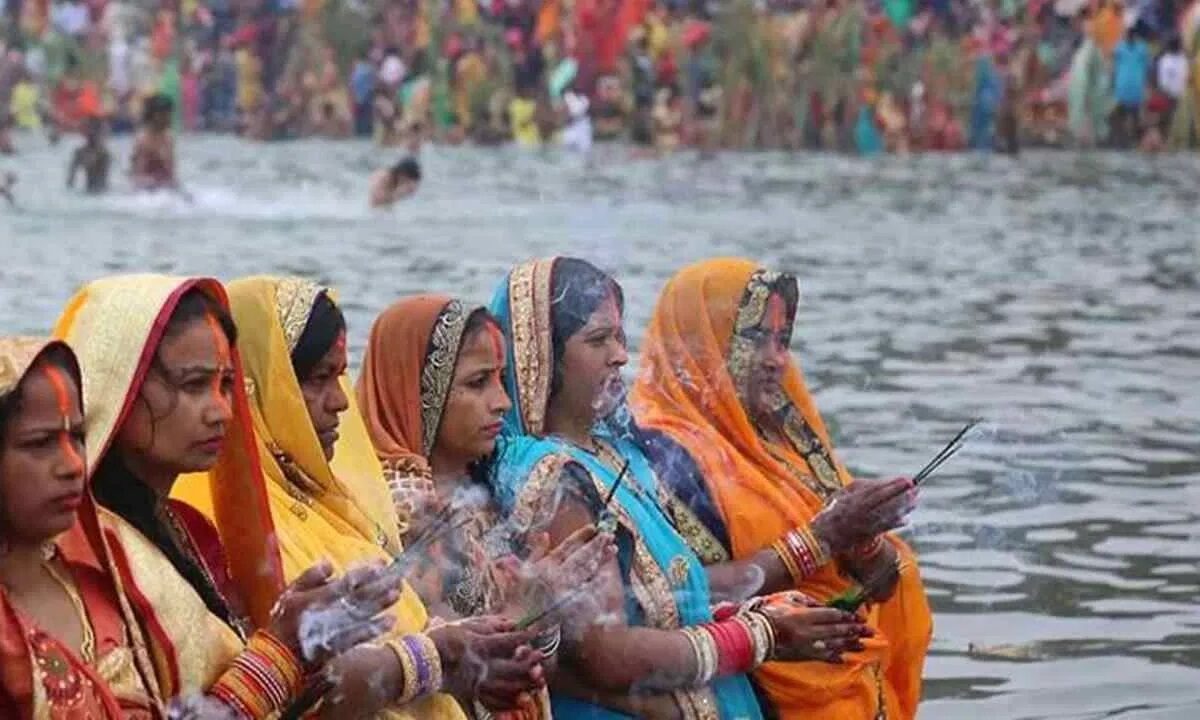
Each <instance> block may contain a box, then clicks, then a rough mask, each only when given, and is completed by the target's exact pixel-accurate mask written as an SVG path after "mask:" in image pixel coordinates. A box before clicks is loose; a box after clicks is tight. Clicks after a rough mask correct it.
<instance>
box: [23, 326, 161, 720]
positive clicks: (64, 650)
mask: <svg viewBox="0 0 1200 720" xmlns="http://www.w3.org/2000/svg"><path fill="white" fill-rule="evenodd" d="M55 348H57V349H61V350H66V351H67V352H69V349H68V348H67V345H66V344H65V343H62V342H57V341H52V340H50V339H49V338H29V337H7V338H0V400H3V399H5V398H6V397H7V396H8V395H9V394H10V393H13V392H16V391H17V388H18V386H19V385H20V383H21V380H22V379H24V377H25V376H26V374H28V372H29V370H30V369H31V368H32V367H33V366H34V365H35V364H36V363H37V361H38V359H39V358H40V357H42V356H43V355H44V354H45V353H46V352H47V351H48V350H51V349H55ZM77 381H78V378H77ZM0 500H2V499H0ZM93 517H94V516H93ZM93 527H94V523H93ZM53 547H54V552H55V554H56V555H57V560H58V563H59V564H61V565H62V566H64V567H66V569H67V572H68V574H69V579H67V578H63V577H60V575H59V572H58V571H57V570H51V572H52V573H53V574H54V576H55V578H56V579H58V580H59V582H60V583H61V584H62V587H63V589H64V591H65V592H66V593H67V595H68V596H69V598H70V600H71V603H72V605H74V606H75V610H76V612H77V613H78V616H79V620H80V622H81V623H82V624H83V626H84V627H85V632H84V643H83V645H84V646H83V647H82V648H81V649H80V651H79V652H76V651H75V650H74V649H73V648H71V647H69V646H67V645H65V644H64V643H62V642H61V641H60V640H59V639H58V638H57V637H55V635H54V631H56V630H58V628H42V627H39V626H38V624H37V623H36V622H34V621H33V620H32V619H31V618H29V617H27V616H26V615H25V614H24V613H22V612H21V610H20V609H18V607H17V606H16V604H15V603H14V602H13V601H12V600H11V599H10V598H9V595H8V592H7V591H6V589H5V588H4V587H3V586H0V716H3V717H6V718H22V719H23V718H39V719H40V718H46V719H48V720H84V719H85V718H88V719H95V720H143V719H148V718H150V717H151V716H152V715H151V708H152V707H153V701H152V699H151V698H150V696H149V695H148V692H147V689H146V682H145V681H144V680H143V678H142V677H141V675H140V671H139V669H138V667H137V666H136V663H135V662H134V656H133V652H132V651H131V650H130V646H131V643H130V640H129V637H130V636H129V634H128V632H127V630H126V625H125V622H124V620H123V619H122V617H121V610H120V606H119V602H118V599H117V586H116V585H115V584H114V583H113V581H112V579H111V578H110V577H109V575H108V574H107V573H106V572H105V570H104V566H103V565H102V563H101V561H100V557H101V555H102V553H101V552H99V551H98V545H93V544H92V542H91V539H90V538H89V537H88V535H87V534H86V533H85V531H84V529H83V527H82V526H81V524H79V523H76V524H75V525H74V526H73V527H72V528H71V529H70V530H68V531H67V532H66V533H64V534H63V535H61V536H59V537H58V538H55V540H54V543H53ZM51 567H53V566H52V565H49V564H48V565H47V568H51ZM134 632H137V630H136V628H135V629H134Z"/></svg>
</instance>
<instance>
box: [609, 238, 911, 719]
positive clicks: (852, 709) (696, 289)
mask: <svg viewBox="0 0 1200 720" xmlns="http://www.w3.org/2000/svg"><path fill="white" fill-rule="evenodd" d="M778 277H779V276H778V275H776V274H774V273H768V272H766V271H764V270H762V269H761V268H759V266H757V265H756V264H754V263H752V262H749V261H746V260H733V259H723V260H710V261H706V262H702V263H699V264H696V265H693V266H691V267H688V268H685V269H684V270H682V271H680V272H679V273H678V274H677V275H676V276H675V277H673V278H672V279H671V280H670V281H669V282H668V283H667V286H666V287H665V288H664V289H663V292H662V295H661V296H660V297H659V301H658V305H657V307H656V308H655V311H654V315H653V317H652V318H651V321H650V326H649V328H648V329H647V332H646V337H645V340H644V342H643V346H642V355H641V363H642V365H641V369H640V372H639V378H638V380H637V383H636V385H635V387H634V389H633V392H632V395H631V405H632V406H633V409H634V413H635V415H636V416H637V419H638V422H639V424H640V425H641V426H642V427H645V428H649V429H652V430H656V431H660V432H662V433H665V434H666V435H667V436H669V437H670V438H671V439H672V440H674V441H675V442H676V443H678V444H680V445H681V446H683V448H684V449H685V450H687V452H688V453H689V454H690V456H691V457H692V459H693V460H694V461H695V462H696V464H697V465H698V467H699V470H700V473H701V474H702V475H703V476H704V481H705V484H706V485H707V492H708V494H709V495H710V496H711V498H712V500H713V501H714V503H715V504H716V506H717V508H718V510H719V512H720V514H721V516H722V518H723V520H724V522H725V525H726V528H727V530H728V533H729V537H730V542H731V544H732V548H731V549H732V551H733V556H734V557H735V558H745V557H749V556H750V555H753V554H754V553H755V552H757V551H759V550H761V549H763V548H765V547H769V546H770V545H771V543H773V542H774V541H775V540H776V539H778V538H779V537H781V536H782V535H783V534H784V533H786V532H787V531H788V530H790V529H791V528H793V527H796V526H797V525H803V524H807V523H809V522H810V521H811V520H812V519H813V517H814V516H815V515H816V513H817V512H819V511H820V510H821V508H822V507H823V506H824V503H825V500H826V499H827V498H828V497H829V495H831V494H832V493H833V492H836V490H837V489H838V488H839V487H841V486H842V485H845V484H846V483H848V482H850V480H851V477H850V475H849V473H848V472H847V471H846V469H845V467H843V466H842V465H841V463H839V462H838V461H837V460H836V459H834V457H833V446H832V444H831V443H830V440H829V433H828V431H827V430H826V428H825V423H824V422H823V421H822V420H821V415H820V413H819V412H818V411H817V406H816V404H815V403H814V402H813V399H812V397H811V396H810V395H809V393H808V389H807V387H806V386H805V383H804V377H803V375H802V374H801V372H800V368H799V366H798V365H797V364H796V363H795V362H794V361H793V362H790V363H789V365H788V367H787V369H786V371H785V375H784V380H783V384H782V390H783V397H781V398H780V400H781V407H782V408H783V409H785V412H786V413H787V416H788V418H789V419H788V423H787V425H788V427H789V428H791V427H793V426H794V427H795V428H796V429H797V430H801V431H802V432H803V435H800V434H793V433H792V432H791V431H790V430H789V431H788V432H787V433H786V434H787V435H788V437H789V438H791V439H792V441H793V443H792V444H793V445H794V447H779V446H777V445H775V446H771V445H768V443H766V442H764V441H763V440H762V438H761V436H760V434H759V433H758V431H757V430H756V428H755V427H754V423H753V421H752V420H751V418H750V416H749V415H748V414H747V413H746V411H745V409H744V406H743V403H742V400H741V398H742V397H743V396H744V395H743V393H742V392H741V391H740V389H739V388H741V387H744V385H743V383H744V381H745V378H746V373H747V372H748V370H749V363H750V361H751V357H752V353H753V347H754V346H753V341H752V340H750V339H748V338H745V337H742V336H741V335H740V334H739V331H741V330H744V329H748V328H752V327H755V326H756V325H757V323H758V321H759V320H760V319H761V318H762V315H763V314H764V312H765V308H766V304H767V298H768V297H769V295H770V293H771V287H772V283H773V281H776V280H777V279H778ZM790 312H791V313H793V314H794V312H795V309H794V307H793V308H790ZM791 319H792V318H790V319H789V320H791ZM806 445H807V446H808V452H806V453H804V454H801V453H800V452H798V451H797V450H796V449H795V448H797V447H799V448H803V447H805V446H806ZM888 540H889V541H890V542H891V543H892V544H893V545H894V546H895V547H896V549H897V550H898V551H899V553H900V557H901V558H902V568H903V569H902V572H901V579H900V583H899V585H898V587H897V590H896V593H895V595H893V596H892V598H891V599H890V600H889V601H887V602H885V603H883V604H881V605H872V606H870V607H869V608H868V609H867V619H868V622H869V623H870V625H871V626H872V627H873V628H874V629H875V630H876V633H877V634H876V637H875V638H872V639H870V640H868V641H867V642H866V643H864V644H865V645H866V649H865V650H864V651H862V652H860V653H856V654H854V655H849V656H847V657H846V662H845V663H844V664H842V665H828V664H823V663H792V664H781V663H768V664H766V665H764V666H763V667H762V668H761V669H759V670H758V672H756V673H755V678H756V680H757V682H758V683H759V685H760V686H761V687H762V688H763V689H764V690H765V691H766V692H767V694H768V695H769V696H770V698H771V701H772V702H773V704H774V705H775V708H776V709H777V710H778V712H779V715H780V717H782V718H785V719H786V718H795V719H796V720H801V719H803V720H845V719H847V718H856V719H857V718H889V719H890V720H897V719H902V720H909V719H911V718H913V717H915V716H916V711H917V704H918V702H919V701H920V695H921V671H922V667H923V665H924V658H925V653H926V650H927V649H928V645H929V640H930V636H931V633H932V620H931V614H930V610H929V606H928V603H927V601H926V598H925V592H924V587H923V585H922V583H921V578H920V574H919V572H918V570H917V566H916V560H915V557H914V556H913V553H912V551H911V550H910V549H909V548H908V546H907V545H905V544H904V543H903V542H902V541H901V540H899V539H898V538H895V537H891V536H889V537H888ZM850 584H851V581H849V580H848V579H846V578H844V577H843V576H841V575H840V574H839V573H838V570H837V568H836V565H835V564H833V563H830V564H829V565H827V566H825V567H824V568H822V569H821V570H820V571H819V572H818V573H816V574H815V575H813V576H811V577H809V578H807V579H805V581H804V582H803V583H801V584H800V585H799V588H798V589H800V590H802V591H804V592H806V593H808V594H810V595H813V596H815V597H817V598H818V599H821V600H828V599H830V598H832V597H834V596H835V595H837V594H839V593H841V592H844V591H845V590H847V589H848V588H849V587H850Z"/></svg>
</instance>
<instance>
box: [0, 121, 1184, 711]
mask: <svg viewBox="0 0 1200 720" xmlns="http://www.w3.org/2000/svg"><path fill="white" fill-rule="evenodd" d="M126 150H127V147H121V148H120V149H119V151H118V154H119V155H120V154H122V153H123V152H125V151H126ZM68 153H69V148H66V147H60V148H57V149H48V148H40V147H35V148H34V149H32V150H31V151H30V152H29V153H28V154H27V155H25V156H24V157H22V158H20V160H19V163H18V164H17V166H16V167H17V170H18V172H19V173H20V174H21V185H20V187H19V191H20V194H21V202H22V204H23V209H22V210H21V211H20V212H16V213H10V212H0V238H3V244H4V246H5V257H4V262H3V263H2V264H0V303H2V305H0V306H3V307H4V308H5V313H4V320H3V327H4V329H5V330H6V331H12V330H25V331H28V330H44V329H45V327H46V326H47V325H48V324H49V323H50V322H51V321H52V320H53V318H54V316H55V314H56V312H57V310H58V309H59V308H60V307H61V305H62V303H63V302H64V301H65V300H66V298H67V296H68V295H69V293H70V292H71V291H72V290H73V289H74V287H75V286H76V285H78V284H79V283H81V282H83V281H85V280H86V279H88V278H90V277H93V276H95V275H97V274H101V273H104V272H115V271H119V270H130V269H153V270H163V271H177V272H184V271H187V272H193V273H213V274H216V275H219V276H221V277H225V278H228V277H232V276H236V275H239V274H247V273H252V272H262V271H268V270H270V271H277V272H294V273H301V274H305V275H310V276H313V277H316V278H319V279H322V280H325V281H327V282H331V283H333V284H335V285H336V286H337V287H338V288H339V289H340V291H341V294H342V297H343V299H344V300H345V301H346V308H347V312H348V315H349V318H350V322H351V326H352V340H353V342H352V345H353V347H354V349H355V352H356V354H357V352H358V350H359V349H360V346H361V343H362V341H363V339H364V337H365V335H366V331H367V328H368V327H369V323H370V321H371V319H372V316H373V313H374V312H375V311H376V310H378V309H379V308H381V307H383V306H384V305H385V304H386V303H387V302H389V301H390V300H391V299H393V298H394V297H396V296H398V295H401V294H405V293H411V292H416V291H422V290H430V289H437V290H447V291H453V292H456V293H459V294H461V295H463V296H465V297H467V298H470V299H473V300H479V301H483V300H486V299H487V298H488V297H489V296H490V293H491V291H492V289H493V285H494V283H496V282H497V281H498V280H499V278H500V277H501V276H502V274H503V273H504V271H505V270H506V269H507V268H508V267H509V266H511V265H512V264H513V263H515V262H517V261H519V260H522V259H525V258H527V257H529V256H531V255H539V254H550V253H574V254H581V255H584V256H587V257H589V258H591V259H593V260H596V261H598V262H599V263H600V264H602V265H604V266H606V267H608V268H611V269H613V270H614V271H615V272H616V273H617V275H618V276H619V277H620V279H621V280H622V282H623V283H624V285H625V288H626V295H627V297H628V298H629V313H630V317H629V320H628V323H629V330H630V335H631V338H632V339H633V341H634V342H635V343H636V342H637V340H638V339H639V337H640V334H641V328H642V327H643V326H644V323H645V321H646V318H647V316H648V314H649V312H650V310H651V305H652V302H653V298H654V296H655V294H656V293H657V291H658V289H659V287H660V286H661V284H662V282H663V281H664V280H665V279H666V278H667V276H669V275H670V273H671V272H673V271H674V270H675V269H677V268H678V267H679V266H680V265H682V264H683V263H686V262H689V261H691V260H695V259H699V258H702V257H706V256H711V255H717V254H739V255H749V256H752V257H757V258H761V259H762V260H764V261H766V262H768V263H771V264H773V265H776V266H778V267H781V268H785V269H789V270H792V271H794V272H796V273H797V274H798V275H799V277H800V282H801V295H802V307H801V311H800V315H799V327H798V329H797V333H796V343H797V346H796V349H797V351H798V352H799V353H800V357H801V359H802V364H803V366H804V368H805V370H806V372H807V374H808V376H809V380H810V382H811V383H812V385H813V386H814V389H815V391H816V394H817V397H818V400H819V402H820V405H821V407H822V408H823V410H824V412H825V413H826V415H827V418H828V419H829V421H830V424H831V426H832V428H833V430H834V433H835V436H836V437H837V438H838V441H839V447H840V449H841V454H842V456H843V457H844V458H845V459H846V460H847V461H848V462H849V464H850V465H851V466H852V467H853V468H854V469H855V470H856V471H857V472H859V473H860V474H863V475H885V474H895V473H912V472H915V471H916V470H917V468H918V467H920V465H921V464H922V463H923V462H924V461H925V460H926V459H927V458H928V457H929V456H930V455H931V454H932V453H933V452H934V451H936V450H937V448H939V447H941V446H942V444H944V443H945V442H946V440H948V439H949V438H950V437H952V436H953V434H954V433H955V432H956V431H957V430H958V429H959V428H960V427H961V426H962V424H963V423H964V422H965V421H966V420H968V419H970V418H972V417H977V416H979V417H985V418H987V419H988V420H989V421H990V423H991V426H992V429H993V431H992V432H990V433H988V434H987V435H986V436H984V437H982V438H977V439H975V440H974V441H973V442H972V443H971V444H970V445H969V446H968V447H967V448H966V449H965V450H963V452H961V453H960V454H959V455H958V456H956V457H955V458H954V459H953V460H952V461H950V463H949V464H947V465H946V466H945V467H944V468H943V469H942V471H941V472H940V473H939V474H938V475H937V476H935V477H934V478H933V479H932V480H930V481H929V483H928V484H927V485H926V486H925V490H924V505H923V507H922V509H921V510H920V512H919V513H918V514H917V516H916V519H915V522H914V525H913V527H911V528H910V529H908V531H907V534H908V536H909V537H910V538H911V539H912V540H913V541H914V542H915V543H916V545H917V546H918V548H919V549H920V550H921V551H922V555H923V563H924V569H925V576H926V578H927V580H928V583H929V588H930V593H931V595H932V600H933V603H934V607H935V611H936V618H935V639H934V650H933V654H932V656H931V658H930V661H929V666H928V676H929V678H930V679H929V682H928V686H927V692H926V696H927V698H928V699H927V701H926V703H925V705H924V707H923V710H922V713H921V716H922V718H933V719H935V720H937V719H944V720H960V719H962V718H969V717H986V718H998V719H1009V718H1011V719H1016V718H1022V719H1024V718H1100V717H1106V718H1107V717H1121V718H1138V719H1139V720H1161V719H1165V718H1178V719H1179V720H1190V719H1194V718H1197V717H1200V609H1198V608H1200V542H1198V541H1200V393H1198V392H1197V390H1196V387H1197V381H1198V380H1200V365H1197V359H1198V358H1200V283H1198V281H1197V272H1198V269H1200V257H1198V255H1200V249H1198V243H1197V242H1196V238H1197V232H1196V226H1195V222H1196V218H1195V208H1196V205H1197V202H1198V201H1200V190H1197V186H1196V183H1195V177H1196V176H1197V169H1198V167H1197V159H1196V157H1195V156H1171V157H1163V158H1156V159H1152V160H1147V159H1144V158H1139V157H1134V156H1117V155H1095V156H1087V157H1085V156H1073V155H1068V154H1048V155H1036V154H1030V155H1025V156H1023V157H1022V158H1020V160H1019V161H1017V162H1013V161H1010V160H1008V159H1004V158H984V157H968V156H963V157H945V158H938V157H920V158H908V159H905V158H887V159H885V160H884V161H883V162H882V163H879V164H874V163H867V162H860V161H857V160H852V159H847V158H840V157H826V156H813V155H807V156H802V157H798V158H788V157H784V156H775V155H753V156H742V157H723V158H720V159H718V160H717V161H715V162H710V163H697V162H696V161H695V160H694V159H692V158H687V157H681V158H675V159H672V160H671V161H668V162H651V163H633V164H631V163H629V162H627V161H626V159H625V158H624V157H623V156H622V155H621V154H620V153H619V152H616V151H612V152H605V153H602V154H601V155H600V156H599V157H597V158H595V159H594V161H593V162H591V163H590V164H589V163H584V162H583V161H582V160H580V159H578V158H571V157H562V156H550V157H541V156H530V155H525V154H522V153H519V152H515V151H507V150H505V151H499V152H494V153H485V152H480V151H475V150H459V151H438V152H434V153H432V154H431V155H430V156H429V157H427V158H426V159H425V162H426V169H427V172H426V178H427V181H426V183H425V185H424V186H423V187H422V189H421V192H420V194H419V196H418V197H417V199H416V200H414V201H413V202H410V203H407V204H405V205H402V206H401V207H399V208H397V209H396V210H395V211H394V212H389V213H374V212H371V211H369V210H368V209H367V207H366V199H365V193H366V173H367V171H368V170H369V169H370V168H371V167H372V166H373V165H374V164H376V163H379V162H381V160H379V159H378V157H377V155H376V153H375V152H374V150H373V149H372V148H369V147H367V146H365V145H357V144H352V143H321V142H304V143H296V144H289V145H276V146H270V147H263V146H249V145H243V144H239V143H236V142H234V141H230V140H225V139H220V138H203V139H190V138H189V139H187V140H186V141H185V142H184V143H183V144H182V153H183V157H182V168H183V176H184V178H185V179H186V181H187V183H188V185H189V189H190V190H191V191H192V192H193V193H194V194H195V196H196V198H197V202H196V203H194V204H189V203H186V202H184V201H183V200H180V199H178V198H173V197H169V196H164V197H153V198H147V197H144V196H133V195H129V194H116V195H113V196H111V197H107V198H100V199H90V198H79V197H74V196H69V195H67V194H65V193H64V192H60V191H58V190H57V188H59V187H60V186H61V180H62V179H61V175H60V173H61V171H62V169H64V168H65V163H66V159H67V155H68Z"/></svg>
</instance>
